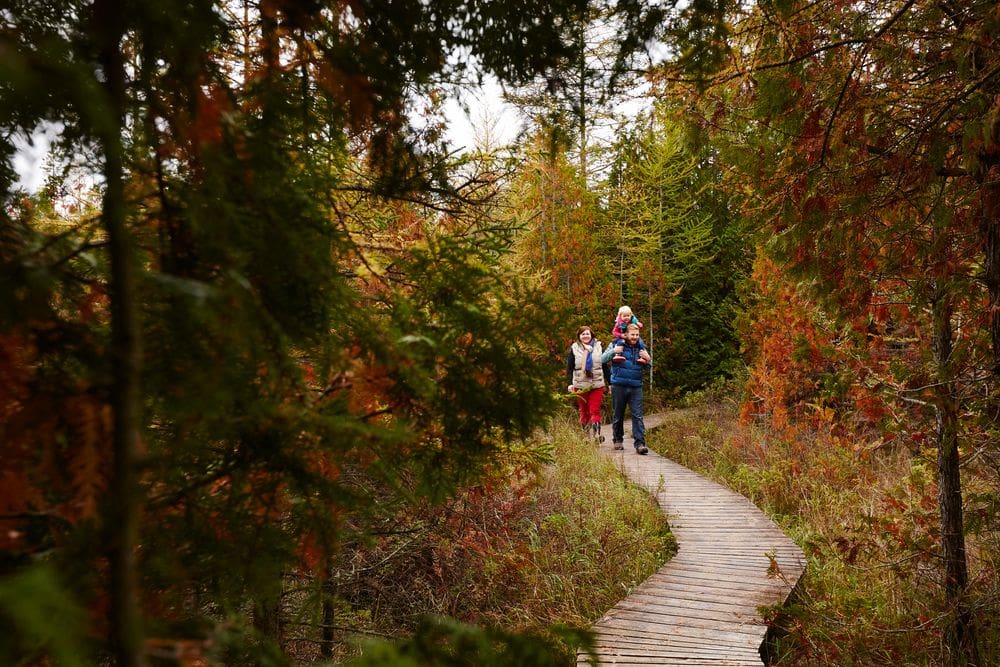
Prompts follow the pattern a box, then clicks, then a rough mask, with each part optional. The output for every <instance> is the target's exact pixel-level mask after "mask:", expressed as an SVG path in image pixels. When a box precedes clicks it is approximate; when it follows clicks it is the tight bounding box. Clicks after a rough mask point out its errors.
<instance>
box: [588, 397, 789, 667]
mask: <svg viewBox="0 0 1000 667" xmlns="http://www.w3.org/2000/svg"><path fill="white" fill-rule="evenodd" d="M645 421H646V428H647V429H650V428H653V427H655V426H656V425H657V424H658V423H659V421H660V419H659V418H658V416H657V415H650V416H648V417H646V420H645ZM625 426H626V429H625V430H626V438H625V451H623V452H622V451H617V452H616V451H614V450H613V449H612V448H611V437H610V433H609V431H610V426H607V425H605V427H604V434H605V435H606V436H607V442H605V443H603V444H601V451H602V453H604V454H605V455H606V456H608V457H610V458H612V459H613V460H614V461H615V463H616V465H618V467H619V468H620V469H621V470H622V471H623V472H624V473H625V474H626V475H628V476H629V477H630V478H631V479H632V480H633V481H634V482H636V483H637V484H639V485H641V486H643V487H644V488H646V489H648V490H649V492H650V493H651V494H653V496H654V497H655V498H656V501H657V502H658V503H659V505H660V507H661V508H662V509H663V511H664V513H665V514H666V515H667V518H668V520H669V521H670V530H671V531H672V532H673V534H674V537H675V538H676V539H677V545H678V552H677V555H676V556H674V557H673V558H672V559H671V560H670V562H668V563H667V564H666V565H664V566H663V567H662V568H660V570H659V571H657V572H656V573H655V574H653V575H652V576H651V577H649V578H648V579H646V581H644V582H642V583H641V584H640V585H639V586H637V587H636V588H635V589H634V590H633V591H632V593H631V594H630V595H629V596H628V597H627V598H625V599H624V600H622V601H621V602H619V603H618V604H616V605H615V606H614V607H612V608H611V609H610V610H609V611H608V612H607V613H606V614H605V615H604V616H603V617H601V619H600V620H598V621H597V623H596V624H594V626H593V629H594V632H595V633H596V639H597V652H598V656H599V661H600V664H602V665H647V666H648V665H691V666H695V665H699V666H708V665H713V666H722V665H733V666H740V667H743V666H746V667H750V666H751V665H753V666H756V667H760V665H761V664H763V660H762V659H761V656H760V647H761V644H762V643H763V641H764V636H765V634H766V632H767V625H766V624H765V623H764V621H763V620H762V618H761V615H760V613H759V611H758V609H759V608H760V607H762V606H769V605H781V604H783V603H784V602H785V600H786V599H787V598H788V596H789V594H790V593H791V591H792V589H793V588H794V587H795V584H796V583H797V582H798V580H799V578H800V577H801V576H802V573H803V572H804V571H805V557H804V555H803V553H802V550H801V549H799V547H798V546H797V545H796V544H795V543H794V542H793V541H792V540H791V539H789V538H788V537H787V536H786V535H785V534H784V533H783V532H782V531H781V530H780V529H779V528H778V527H777V526H776V525H775V524H774V522H772V521H771V520H770V519H769V518H768V517H767V516H766V515H765V514H764V513H763V512H761V511H760V510H759V509H757V507H755V506H754V505H753V504H752V503H751V502H750V501H749V500H747V499H746V498H744V497H743V496H741V495H739V494H737V493H734V492H733V491H730V490H729V489H727V488H725V487H723V486H721V485H719V484H717V483H715V482H712V481H710V480H708V479H705V478H704V477H701V476H700V475H698V474H696V473H694V472H692V471H691V470H689V469H687V468H685V467H683V466H681V465H678V464H677V463H674V462H673V461H671V460H670V459H666V458H664V457H662V456H660V455H658V454H656V453H654V452H653V451H652V450H650V452H649V454H647V455H646V456H639V455H638V454H636V453H635V449H634V448H633V446H632V441H631V439H630V438H629V437H628V426H629V420H628V418H627V417H626V423H625ZM578 664H587V657H586V656H580V657H579V658H578Z"/></svg>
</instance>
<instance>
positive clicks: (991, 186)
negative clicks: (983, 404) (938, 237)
mask: <svg viewBox="0 0 1000 667" xmlns="http://www.w3.org/2000/svg"><path fill="white" fill-rule="evenodd" d="M980 168H981V171H982V175H981V177H980V183H979V187H980V190H981V192H982V211H981V214H980V219H979V233H980V238H981V239H982V245H983V282H984V283H985V285H986V290H987V292H988V294H989V299H990V303H989V311H988V312H989V327H990V342H991V344H992V352H993V359H992V364H991V370H992V381H991V382H990V383H989V392H990V400H989V402H988V403H987V409H988V410H989V414H988V419H989V420H990V422H991V423H994V424H996V423H1000V181H998V179H1000V165H994V164H982V165H981V166H980Z"/></svg>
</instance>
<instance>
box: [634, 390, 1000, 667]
mask: <svg viewBox="0 0 1000 667" xmlns="http://www.w3.org/2000/svg"><path fill="white" fill-rule="evenodd" d="M736 415H737V408H736V405H735V403H734V402H732V401H725V400H718V397H716V398H715V400H709V401H703V402H700V403H696V404H694V405H690V406H688V407H686V408H683V409H679V410H674V411H671V412H670V413H669V415H668V418H667V423H666V424H664V426H663V427H662V428H659V429H656V430H654V431H653V432H652V433H651V435H650V446H651V447H652V448H653V449H655V450H656V451H658V452H659V453H661V454H663V455H664V456H667V457H669V458H672V459H674V460H676V461H677V462H679V463H681V464H683V465H685V466H688V467H690V468H692V469H694V470H696V471H697V472H700V473H702V474H705V475H706V476H708V477H711V478H713V479H715V480H717V481H720V482H723V483H725V484H727V485H728V486H730V487H731V488H732V489H734V490H735V491H738V492H739V493H742V494H743V495H745V496H747V497H749V498H750V499H751V500H752V501H753V502H754V503H755V504H757V505H758V506H759V507H760V508H761V509H763V510H764V511H765V512H767V513H769V514H770V515H771V516H772V518H774V519H775V520H776V522H777V523H778V524H779V525H781V526H782V527H783V528H784V529H785V530H786V531H787V532H788V533H789V535H790V536H791V537H792V538H793V539H794V540H795V541H796V542H797V543H798V544H799V545H800V546H802V547H803V549H804V551H805V553H806V557H807V559H808V569H807V572H806V575H805V577H804V578H803V580H802V582H801V584H800V587H799V590H798V591H797V594H796V600H795V601H794V602H793V604H791V605H790V606H788V607H787V608H786V610H785V616H784V617H783V618H781V619H780V620H781V624H782V626H783V628H784V630H785V634H784V636H783V637H782V638H781V639H780V640H779V641H778V642H777V645H776V647H775V651H774V664H778V665H936V664H943V661H944V653H943V651H942V646H941V640H942V634H941V633H942V629H943V627H944V623H943V620H944V616H945V609H944V606H943V602H942V595H941V585H940V568H939V567H938V562H937V556H936V555H935V554H936V544H937V543H938V536H937V533H938V526H937V517H936V507H937V501H936V493H937V488H936V485H935V483H934V479H933V470H934V465H933V462H931V461H927V460H925V459H923V458H921V457H919V456H914V455H912V454H911V452H910V451H909V450H906V449H903V448H898V449H893V448H889V447H886V446H877V445H875V444H869V443H865V442H858V441H848V440H846V439H843V438H841V437H837V436H836V435H833V434H831V433H815V432H801V433H799V435H798V436H797V437H794V438H790V439H788V438H784V439H783V438H780V437H777V436H775V434H772V433H767V432H766V431H763V430H760V429H744V428H741V427H740V426H739V425H738V424H737V418H736ZM971 472H972V471H971V470H970V473H971ZM981 481H982V480H981V479H977V477H976V476H975V475H974V474H969V475H968V476H967V480H966V488H967V489H969V490H971V489H975V488H978V486H980V483H981ZM972 495H974V493H972V494H969V495H967V498H969V497H971V496H972ZM981 535H982V536H983V537H980V538H979V539H976V538H975V536H970V560H971V569H972V577H973V580H974V585H973V597H974V599H973V600H972V601H971V602H972V606H973V607H974V609H975V613H976V617H977V622H978V624H979V628H980V631H981V632H980V634H981V640H982V648H983V652H984V655H985V657H986V660H985V662H984V664H1000V653H998V644H1000V641H998V637H997V632H996V620H995V619H996V618H997V611H998V599H1000V598H998V595H997V577H996V572H997V570H996V566H995V561H996V554H997V549H996V546H997V545H996V543H995V535H996V533H995V532H992V533H991V532H989V531H986V532H983V533H981ZM987 538H991V539H992V540H993V541H991V539H987Z"/></svg>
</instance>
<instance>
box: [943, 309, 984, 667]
mask: <svg viewBox="0 0 1000 667" xmlns="http://www.w3.org/2000/svg"><path fill="white" fill-rule="evenodd" d="M933 316H934V360H935V365H936V366H937V375H938V387H937V396H936V408H937V464H938V485H939V489H938V505H939V507H940V511H941V548H942V559H943V561H944V592H945V601H946V602H947V604H948V606H949V608H950V610H951V612H952V618H951V621H950V623H949V627H948V629H947V632H946V637H945V649H946V650H947V652H948V662H949V664H953V665H978V664H979V654H978V646H977V640H976V632H975V626H974V624H973V622H972V616H971V614H970V612H969V608H968V604H967V601H966V599H965V596H966V589H967V587H968V583H969V574H968V564H967V560H966V554H965V530H964V525H963V518H962V481H961V475H960V467H959V457H958V445H959V436H958V423H959V401H958V399H957V397H956V395H955V386H954V371H953V366H952V360H951V353H952V338H953V335H952V324H951V316H952V308H951V305H950V303H948V301H947V298H946V297H944V296H942V295H938V297H937V298H936V300H935V302H934V305H933Z"/></svg>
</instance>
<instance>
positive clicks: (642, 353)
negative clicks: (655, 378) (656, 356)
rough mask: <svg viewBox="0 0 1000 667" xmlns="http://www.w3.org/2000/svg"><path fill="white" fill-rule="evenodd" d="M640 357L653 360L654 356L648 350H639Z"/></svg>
mask: <svg viewBox="0 0 1000 667" xmlns="http://www.w3.org/2000/svg"><path fill="white" fill-rule="evenodd" d="M639 358H640V359H643V360H644V361H652V357H650V356H649V352H646V350H639Z"/></svg>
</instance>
